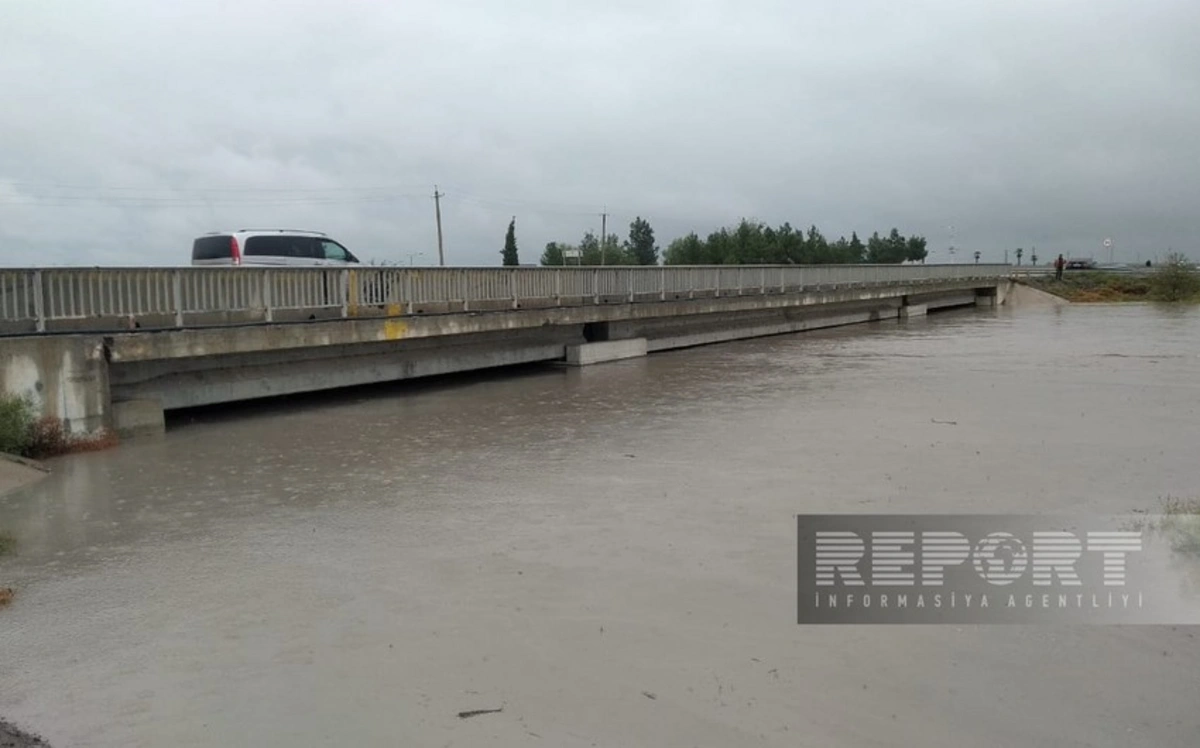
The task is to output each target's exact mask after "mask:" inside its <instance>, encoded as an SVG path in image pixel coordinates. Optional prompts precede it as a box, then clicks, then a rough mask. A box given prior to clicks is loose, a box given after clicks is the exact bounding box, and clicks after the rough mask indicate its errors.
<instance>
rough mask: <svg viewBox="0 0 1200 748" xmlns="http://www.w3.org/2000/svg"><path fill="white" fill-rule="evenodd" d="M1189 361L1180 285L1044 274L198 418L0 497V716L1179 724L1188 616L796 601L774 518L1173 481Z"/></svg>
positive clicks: (304, 734) (386, 740)
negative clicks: (1051, 302) (739, 336)
mask: <svg viewBox="0 0 1200 748" xmlns="http://www.w3.org/2000/svg"><path fill="white" fill-rule="evenodd" d="M1198 374H1200V312H1197V310H1194V309H1184V310H1179V309H1175V310H1170V309H1160V308H1155V307H1151V306H1095V307H1092V306H1089V307H1078V306H1071V307H1058V308H1054V307H1048V308H1036V309H1035V308H1025V309H1016V310H1009V309H1001V310H999V311H996V312H966V313H957V312H955V313H950V314H946V315H940V316H935V317H931V318H929V319H928V320H914V321H911V322H909V323H904V324H898V323H881V324H876V325H871V326H858V327H854V328H847V329H844V330H836V331H825V332H819V333H809V334H803V335H795V336H786V337H776V338H769V339H759V340H752V341H743V342H738V343H731V344H724V345H718V346H711V347H705V348H698V349H692V350H687V351H678V352H672V353H666V354H658V355H654V356H651V357H649V358H647V359H642V360H636V361H628V362H620V363H614V364H609V365H604V366H598V367H594V368H590V369H585V370H538V371H524V372H522V373H520V374H519V375H515V374H514V375H490V376H484V377H475V378H468V379H457V380H448V381H445V382H441V383H434V384H426V385H421V386H413V385H403V386H396V387H394V388H382V389H375V390H371V391H369V392H361V393H351V394H342V395H338V396H335V397H327V398H309V399H306V400H304V401H302V402H289V403H282V404H276V405H272V406H271V407H269V408H266V409H263V408H257V409H249V410H247V411H226V412H224V413H223V414H219V415H211V414H208V415H204V416H202V417H200V418H199V419H198V420H196V421H195V422H194V423H188V422H184V423H181V424H179V425H177V426H176V427H175V428H173V429H172V431H171V432H170V433H169V434H168V435H167V436H166V437H165V438H163V439H161V440H151V441H145V442H138V443H129V444H127V445H125V446H122V447H121V448H119V449H118V450H116V451H113V452H109V453H103V454H93V455H85V456H80V457H75V458H70V459H66V460H59V461H57V462H55V463H54V465H53V467H54V471H55V472H54V474H53V475H52V476H50V477H49V478H47V479H46V480H43V481H41V482H39V483H37V484H35V485H33V486H30V487H28V488H25V489H22V490H20V491H18V492H16V493H14V494H11V495H8V496H6V497H4V498H0V529H3V530H5V531H7V532H10V533H11V534H13V535H14V536H15V537H16V539H17V541H18V544H19V545H18V548H19V554H18V555H17V556H14V557H9V558H4V559H0V584H2V585H4V586H12V587H14V588H16V589H17V596H16V598H15V599H14V602H13V604H12V605H11V606H9V607H8V608H6V609H4V610H0V716H3V717H4V718H6V719H9V720H11V721H13V722H15V723H16V724H18V725H20V726H22V727H25V728H27V729H30V730H32V731H35V732H37V733H40V734H42V735H43V736H44V737H46V738H47V739H48V740H49V741H50V742H51V743H52V744H53V745H55V746H58V747H59V748H65V747H67V746H135V745H136V746H143V745H144V746H164V745H171V746H225V745H258V746H276V745H277V746H299V745H412V746H424V745H436V746H445V745H478V744H481V743H485V742H486V743H489V744H492V745H556V746H576V745H578V746H592V745H599V746H635V745H645V746H668V745H669V746H675V745H680V746H684V745H687V746H693V745H695V746H729V745H749V744H763V745H778V746H795V745H807V744H812V745H846V746H884V745H917V744H921V745H926V746H947V747H949V746H954V747H955V748H958V747H959V746H963V745H1022V746H1040V745H1045V746H1084V745H1089V746H1109V745H1111V746H1128V745H1153V746H1189V747H1191V746H1195V745H1196V744H1197V736H1198V735H1200V712H1198V711H1197V709H1196V707H1197V705H1198V704H1200V677H1198V676H1197V673H1200V641H1198V640H1197V638H1196V635H1197V629H1196V628H1189V627H1169V626H1128V627H1087V628H1082V627H1080V628H1068V627H1053V626H1003V627H987V626H914V627H887V626H875V627H867V626H829V627H801V626H797V625H796V624H795V596H794V595H795V585H796V580H795V573H796V569H795V553H796V546H795V523H794V516H795V514H796V513H801V512H893V513H907V512H971V513H976V512H993V513H1010V512H1013V513H1017V512H1060V513H1074V512H1098V513H1112V512H1127V511H1130V510H1132V509H1136V508H1150V509H1153V508H1154V507H1155V505H1156V503H1157V501H1158V500H1159V498H1160V497H1164V496H1168V495H1172V496H1187V495H1191V496H1194V495H1196V494H1197V493H1198V492H1200V491H1198V489H1197V486H1200V460H1197V455H1196V445H1197V444H1198V443H1200V426H1198V420H1197V409H1198V407H1200V376H1198ZM946 421H951V422H954V423H953V424H949V423H939V422H946ZM484 710H486V711H484ZM492 710H500V711H492ZM462 712H478V714H475V715H473V716H470V717H469V718H462V717H460V716H459V714H460V713H462Z"/></svg>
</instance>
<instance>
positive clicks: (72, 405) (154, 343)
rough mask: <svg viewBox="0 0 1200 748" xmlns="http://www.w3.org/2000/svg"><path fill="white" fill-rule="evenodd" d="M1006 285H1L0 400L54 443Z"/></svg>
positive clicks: (796, 325)
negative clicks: (239, 408) (48, 428)
mask: <svg viewBox="0 0 1200 748" xmlns="http://www.w3.org/2000/svg"><path fill="white" fill-rule="evenodd" d="M1011 272H1012V268H1011V267H1010V266H1008V265H826V266H796V265H788V266H774V265H772V266H763V265H740V266H738V265H731V266H687V267H678V266H653V267H561V268H386V267H381V268H374V267H362V268H247V267H242V268H223V267H222V268H190V267H189V268H61V269H52V268H41V269H37V268H35V269H12V270H0V386H2V387H3V390H4V391H5V392H7V393H10V394H18V395H27V396H28V397H30V398H31V399H32V400H33V402H34V403H35V404H36V406H37V408H38V409H39V411H40V412H41V413H42V414H43V415H46V416H51V417H54V418H59V419H62V421H63V422H64V424H65V425H66V427H67V428H68V430H69V431H71V432H90V431H95V430H97V429H101V428H113V429H116V430H117V431H118V432H120V433H123V434H133V433H137V432H142V431H157V430H161V429H162V428H163V424H164V413H165V412H167V411H171V410H176V409H181V408H189V407H195V406H201V405H210V404H216V403H225V402H235V401H240V400H250V399H255V398H262V397H272V396H277V395H286V394H293V393H299V392H310V391H316V390H323V389H332V388H339V387H347V386H354V385H361V384H369V383H374V382H383V381H392V380H401V379H409V378H413V377H422V376H430V375H436V374H445V373H451V372H459V371H468V370H473V369H483V368H489V367H498V366H506V365H513V364H523V363H533V362H542V361H546V362H553V361H559V362H563V363H566V364H570V365H587V364H591V363H598V362H601V361H611V360H617V359H623V358H631V357H637V356H644V355H646V354H647V353H651V352H655V351H662V350H668V349H672V348H683V347H688V346H695V345H703V344H707V343H715V342H721V341H727V340H735V339H739V338H749V337H756V336H763V335H775V334H781V333H789V332H799V331H803V330H812V329H817V328H823V327H832V326H837V325H848V324H855V323H860V322H868V321H874V320H884V319H907V318H911V317H915V316H921V315H924V314H926V313H928V312H930V311H935V310H939V309H949V308H956V307H965V306H994V305H996V304H998V303H1001V302H1002V301H1003V297H1004V294H1005V293H1006V290H1007V287H1008V283H1009V280H1008V279H1009V276H1010V273H1011Z"/></svg>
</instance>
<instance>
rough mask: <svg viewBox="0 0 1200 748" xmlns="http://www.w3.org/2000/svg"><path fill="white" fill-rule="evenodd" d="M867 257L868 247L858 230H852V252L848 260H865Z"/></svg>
mask: <svg viewBox="0 0 1200 748" xmlns="http://www.w3.org/2000/svg"><path fill="white" fill-rule="evenodd" d="M866 259H867V248H866V246H865V245H864V244H863V243H862V239H859V238H858V232H857V231H852V232H850V254H849V256H848V257H847V258H846V260H845V261H846V262H863V261H865V260H866Z"/></svg>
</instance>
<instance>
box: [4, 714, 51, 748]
mask: <svg viewBox="0 0 1200 748" xmlns="http://www.w3.org/2000/svg"><path fill="white" fill-rule="evenodd" d="M0 748H50V744H49V743H47V742H46V741H44V740H42V739H41V738H39V737H38V736H36V735H30V734H29V733H27V732H22V731H21V730H18V729H17V728H16V727H14V726H13V725H10V724H9V723H7V722H5V721H4V720H2V719H0Z"/></svg>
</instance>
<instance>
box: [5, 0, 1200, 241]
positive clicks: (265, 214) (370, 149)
mask: <svg viewBox="0 0 1200 748" xmlns="http://www.w3.org/2000/svg"><path fill="white" fill-rule="evenodd" d="M285 8H286V10H285ZM1197 30H1200V2H1196V0H1140V1H1138V2H1134V0H1119V1H1118V0H1004V1H1003V2H1001V1H1000V0H996V1H995V2H983V1H978V2H976V1H972V0H905V1H904V2H896V1H895V0H809V1H804V0H736V1H735V0H686V1H684V0H639V1H637V2H635V1H634V0H604V2H587V3H582V2H572V1H571V0H509V1H507V2H500V0H438V1H437V2H428V3H417V2H398V1H397V2H386V3H385V2H366V1H365V0H341V1H340V2H333V1H332V0H320V1H317V0H309V1H304V2H302V1H299V0H290V2H286V3H281V2H274V1H272V0H236V2H229V1H226V0H170V1H169V2H168V1H167V0H87V1H85V0H54V1H53V2H49V1H47V0H2V2H0V102H2V103H3V106H2V107H0V264H4V265H31V264H34V263H35V262H36V263H40V264H48V265H49V264H55V265H57V264H154V265H160V264H175V263H187V262H188V261H189V258H190V247H191V241H192V239H193V238H194V237H195V236H196V235H198V234H201V233H204V232H208V231H213V230H223V229H230V228H238V227H244V226H271V227H274V226H283V227H289V228H312V229H317V230H323V231H326V232H327V233H330V234H332V235H334V236H336V237H337V238H338V239H340V240H341V241H342V242H343V243H345V244H346V245H347V246H349V247H350V248H351V249H352V250H354V251H356V252H357V253H358V254H359V256H360V257H363V258H364V259H376V260H391V261H396V262H402V263H405V264H407V263H408V262H410V260H411V261H415V262H416V263H418V264H420V263H436V254H437V245H436V232H435V226H434V205H433V199H432V193H433V185H434V184H435V183H436V184H438V185H439V186H440V188H441V190H442V191H443V192H444V193H445V197H444V198H443V199H442V214H443V224H444V229H445V245H446V253H447V263H448V264H472V265H485V264H486V265H493V264H498V263H499V261H500V254H499V252H500V249H501V247H502V245H503V237H504V231H505V228H506V227H507V224H508V221H509V219H510V218H511V217H512V216H516V219H517V239H518V244H519V246H520V249H521V259H522V261H523V262H536V261H537V259H538V257H539V255H540V254H541V249H542V247H543V246H544V245H545V243H546V242H548V241H551V240H560V241H578V239H579V237H580V236H581V235H582V234H583V232H584V231H586V230H588V229H593V230H595V231H597V232H598V231H599V228H600V216H599V214H600V213H601V212H602V211H603V210H605V209H607V211H608V213H609V214H610V217H609V219H608V221H609V223H608V225H609V228H610V230H611V231H613V232H616V233H620V234H622V236H624V235H625V234H626V233H627V231H628V225H629V222H630V221H631V220H632V219H633V218H634V217H635V216H636V215H642V216H644V217H646V218H648V219H649V220H650V221H651V223H652V225H653V226H654V228H655V231H656V233H657V235H658V238H659V242H660V244H661V245H662V246H664V247H665V246H666V244H667V243H668V242H669V241H670V240H671V239H672V238H674V237H676V236H679V235H681V234H683V233H686V232H688V231H692V230H694V231H697V232H698V233H701V234H705V233H707V232H709V231H711V230H714V229H716V228H718V227H720V226H722V225H729V224H733V223H735V222H736V221H738V220H739V219H740V218H742V217H747V218H751V219H758V220H762V221H765V222H768V223H771V224H773V225H774V224H779V223H781V222H783V221H790V222H791V223H792V224H793V225H803V226H808V225H809V224H812V223H815V224H816V225H817V226H818V227H819V228H821V229H822V231H823V232H824V233H825V234H826V235H827V236H830V237H831V238H836V237H837V236H838V235H840V234H846V235H849V233H850V232H851V231H852V230H857V231H859V232H860V234H869V233H870V232H871V231H873V230H880V231H881V232H883V231H886V230H887V229H890V228H891V227H892V226H895V227H897V228H899V229H900V230H901V231H902V232H903V233H906V234H909V233H917V234H922V235H924V236H926V237H928V239H929V242H930V248H931V250H932V255H931V260H941V261H944V260H946V259H948V255H947V254H946V247H947V246H948V245H950V244H951V243H952V242H953V243H954V244H955V245H958V246H959V247H961V248H962V251H961V253H960V259H961V258H962V256H963V255H966V254H967V253H969V252H971V251H974V250H976V249H978V250H980V251H982V252H983V256H984V259H985V260H987V259H992V260H1002V259H1003V255H1004V250H1005V249H1014V248H1016V247H1018V246H1022V247H1025V248H1026V249H1027V252H1028V248H1029V247H1031V246H1036V247H1037V248H1038V254H1039V255H1041V257H1042V258H1049V257H1050V256H1051V255H1052V253H1057V252H1064V253H1066V254H1069V255H1089V254H1090V255H1094V256H1096V258H1097V259H1107V253H1106V250H1104V249H1103V247H1102V242H1103V240H1104V238H1105V237H1112V238H1113V239H1114V242H1115V245H1116V256H1117V259H1128V260H1133V259H1136V258H1139V257H1140V258H1141V259H1146V258H1149V257H1155V256H1158V255H1161V254H1162V253H1163V252H1165V251H1166V249H1167V248H1168V247H1171V248H1174V249H1175V250H1183V251H1187V252H1190V253H1191V254H1192V256H1193V257H1200V240H1198V237H1200V232H1198V231H1197V229H1198V227H1200V218H1197V216H1198V215H1200V211H1198V208H1200V44H1198V43H1197V41H1196V37H1195V35H1196V32H1197ZM951 227H952V228H951ZM413 253H424V256H423V257H412V258H410V254H413ZM1043 261H1045V259H1043Z"/></svg>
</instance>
